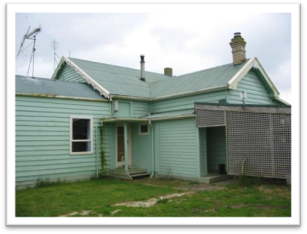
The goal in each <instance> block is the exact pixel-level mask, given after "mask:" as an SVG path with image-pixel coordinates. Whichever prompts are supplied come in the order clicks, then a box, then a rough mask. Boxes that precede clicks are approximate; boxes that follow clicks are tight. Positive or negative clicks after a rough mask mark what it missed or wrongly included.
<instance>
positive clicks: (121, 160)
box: [116, 124, 131, 167]
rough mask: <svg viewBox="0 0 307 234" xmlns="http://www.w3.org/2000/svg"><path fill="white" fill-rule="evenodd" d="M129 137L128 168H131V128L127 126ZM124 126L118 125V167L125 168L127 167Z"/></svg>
mask: <svg viewBox="0 0 307 234" xmlns="http://www.w3.org/2000/svg"><path fill="white" fill-rule="evenodd" d="M127 136H128V139H127V141H128V166H131V127H130V124H128V125H127ZM124 138H125V136H124V125H123V124H117V125H116V167H124V165H125V140H124Z"/></svg>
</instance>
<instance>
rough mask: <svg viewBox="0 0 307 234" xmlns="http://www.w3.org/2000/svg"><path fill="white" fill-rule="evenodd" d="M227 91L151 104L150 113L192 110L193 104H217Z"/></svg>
mask: <svg viewBox="0 0 307 234" xmlns="http://www.w3.org/2000/svg"><path fill="white" fill-rule="evenodd" d="M226 94H227V91H226V90H222V91H216V92H210V93H203V94H197V95H190V96H185V97H176V98H171V99H166V100H161V101H155V102H153V103H152V111H153V112H154V113H160V112H166V111H175V110H185V109H194V104H195V102H209V103H218V102H219V100H221V99H225V98H226Z"/></svg>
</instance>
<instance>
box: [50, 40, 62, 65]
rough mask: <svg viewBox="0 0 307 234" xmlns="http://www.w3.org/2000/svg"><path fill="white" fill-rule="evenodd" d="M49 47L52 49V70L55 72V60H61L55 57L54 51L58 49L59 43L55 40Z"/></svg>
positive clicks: (56, 62)
mask: <svg viewBox="0 0 307 234" xmlns="http://www.w3.org/2000/svg"><path fill="white" fill-rule="evenodd" d="M50 47H51V48H52V49H53V68H54V70H55V68H56V67H57V66H58V61H57V58H58V59H59V60H61V59H60V57H59V56H58V55H57V53H56V49H58V48H59V43H58V42H57V41H56V40H53V41H52V42H51V43H50Z"/></svg>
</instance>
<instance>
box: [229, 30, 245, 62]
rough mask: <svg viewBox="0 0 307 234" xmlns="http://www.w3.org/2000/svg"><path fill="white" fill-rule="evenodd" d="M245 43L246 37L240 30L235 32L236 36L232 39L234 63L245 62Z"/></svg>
mask: <svg viewBox="0 0 307 234" xmlns="http://www.w3.org/2000/svg"><path fill="white" fill-rule="evenodd" d="M245 45H246V42H245V41H244V38H243V37H241V33H240V32H236V33H234V38H232V39H231V42H230V46H231V49H232V58H233V65H238V64H241V63H243V62H245V60H246V57H245V52H246V51H245Z"/></svg>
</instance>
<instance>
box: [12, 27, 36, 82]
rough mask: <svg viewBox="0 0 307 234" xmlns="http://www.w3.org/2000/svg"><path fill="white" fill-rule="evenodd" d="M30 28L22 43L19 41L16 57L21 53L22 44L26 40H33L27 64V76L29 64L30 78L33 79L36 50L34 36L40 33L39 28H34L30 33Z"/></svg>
mask: <svg viewBox="0 0 307 234" xmlns="http://www.w3.org/2000/svg"><path fill="white" fill-rule="evenodd" d="M30 28H31V27H29V29H28V31H27V33H26V34H25V35H24V36H23V38H22V41H21V44H20V49H19V51H18V54H17V56H16V57H18V55H19V54H20V52H22V51H21V49H22V47H23V44H24V43H25V41H26V40H27V39H28V40H33V48H32V54H31V57H30V62H29V68H28V72H27V76H28V75H29V71H30V67H31V63H32V77H34V56H35V50H36V48H35V42H36V35H37V34H38V33H39V32H40V31H41V27H40V26H39V27H37V28H34V29H33V30H32V31H30ZM29 31H30V32H29ZM26 48H27V47H26ZM32 60H33V61H32Z"/></svg>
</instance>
